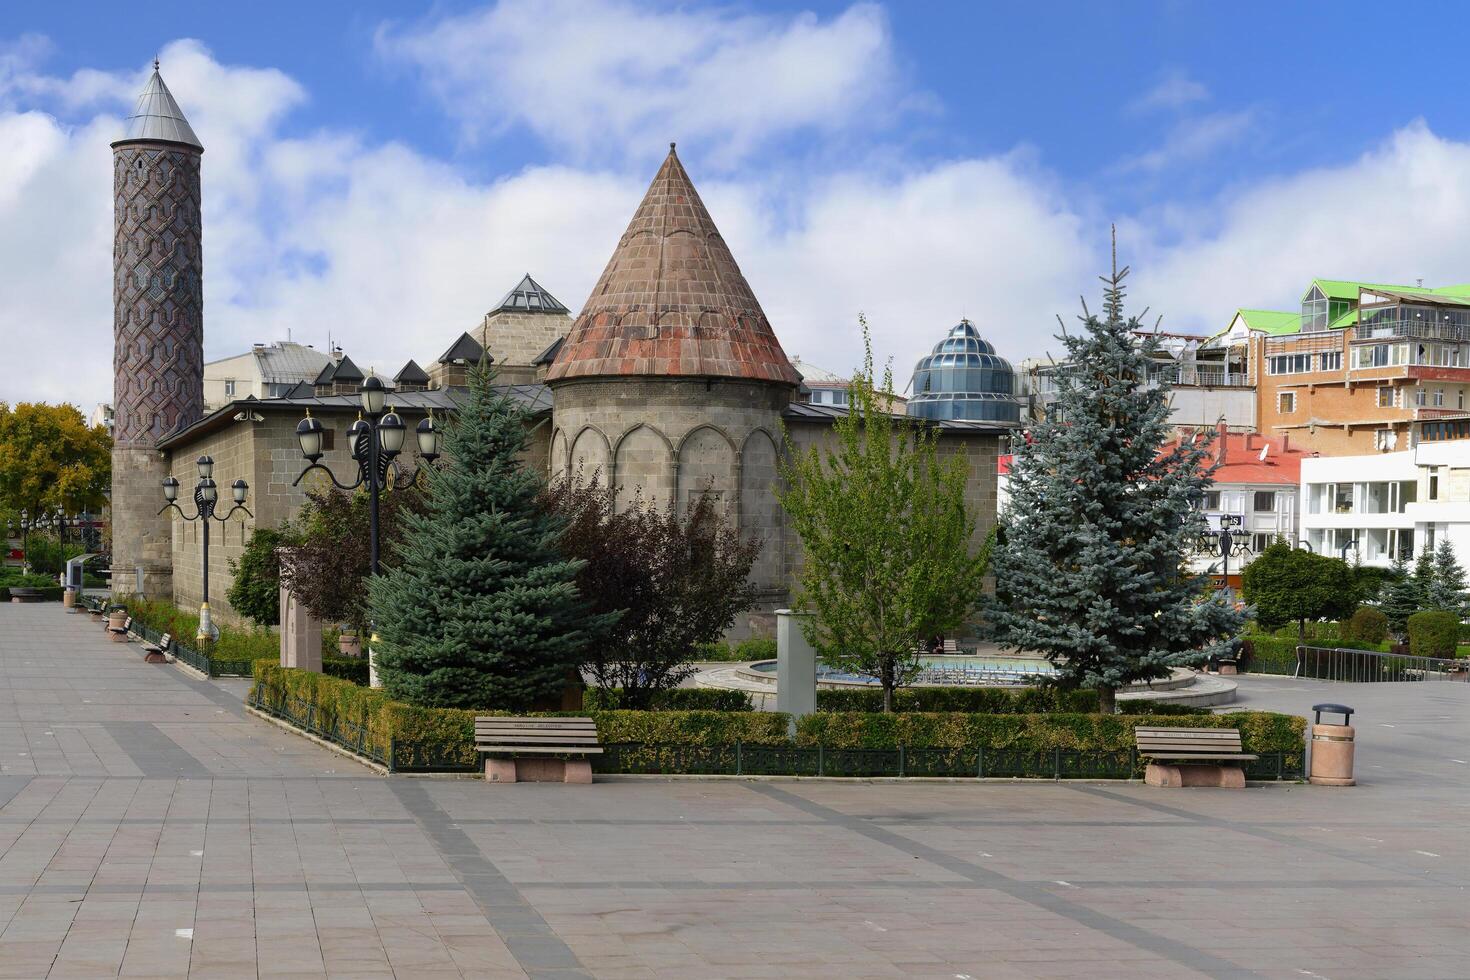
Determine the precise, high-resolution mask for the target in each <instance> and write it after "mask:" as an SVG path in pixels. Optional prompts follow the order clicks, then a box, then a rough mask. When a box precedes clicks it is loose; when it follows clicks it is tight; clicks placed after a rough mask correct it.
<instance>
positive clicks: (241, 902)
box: [0, 605, 1470, 980]
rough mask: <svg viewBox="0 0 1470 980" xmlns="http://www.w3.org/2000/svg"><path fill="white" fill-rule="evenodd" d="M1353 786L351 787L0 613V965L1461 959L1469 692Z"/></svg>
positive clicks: (1275, 971)
mask: <svg viewBox="0 0 1470 980" xmlns="http://www.w3.org/2000/svg"><path fill="white" fill-rule="evenodd" d="M1240 680H1241V686H1240V694H1241V706H1247V707H1265V708H1272V709H1276V710H1289V711H1294V712H1297V713H1303V712H1305V711H1306V710H1307V709H1308V708H1309V706H1310V705H1311V704H1312V703H1314V702H1317V701H1346V702H1347V703H1349V704H1352V705H1353V706H1354V707H1356V708H1358V709H1359V714H1358V715H1357V716H1355V719H1354V720H1355V721H1358V722H1359V725H1358V732H1359V740H1360V745H1359V776H1360V779H1361V780H1362V785H1361V786H1359V787H1356V788H1354V789H1350V790H1337V789H1322V788H1316V787H1307V786H1273V787H1252V788H1250V789H1247V790H1244V791H1227V790H1189V791H1172V792H1171V791H1165V790H1158V789H1153V788H1149V787H1144V786H1141V785H1136V784H1129V783H1080V782H1079V783H1070V782H1068V783H1047V782H1019V783H1006V782H995V781H990V782H986V783H984V784H973V783H972V784H966V783H947V784H946V783H908V784H900V783H893V782H880V783H863V782H817V781H810V780H802V781H797V780H779V781H755V780H751V781H737V780H723V781H693V780H683V781H637V782H632V781H628V782H619V781H614V782H603V783H598V784H595V785H593V786H586V787H576V786H559V785H558V786H548V785H514V786H498V787H490V786H487V785H486V784H485V783H484V782H482V781H477V780H462V779H448V780H437V779H435V780H431V779H414V778H406V777H392V778H382V777H379V776H377V775H375V774H373V773H372V772H371V771H369V770H368V769H366V768H365V767H360V766H358V765H357V764H355V763H353V762H352V761H351V760H349V759H345V758H343V757H341V756H338V755H336V754H333V753H331V752H328V751H326V750H325V749H322V748H320V747H318V746H316V745H313V744H312V743H310V742H308V741H306V740H305V739H301V738H298V737H295V736H293V735H291V734H290V733H288V732H284V731H282V730H280V729H278V728H276V727H274V726H272V725H268V724H266V723H264V722H261V721H259V720H257V719H255V718H252V717H250V716H248V715H247V714H245V713H244V712H243V711H242V710H241V707H240V699H241V696H242V694H243V691H244V689H245V687H246V685H245V684H244V683H243V682H240V681H234V680H232V681H224V682H215V681H204V680H201V679H199V678H197V677H193V676H189V675H187V674H185V673H184V672H183V671H181V670H178V669H176V668H173V667H167V666H157V665H149V664H145V663H144V662H143V660H142V657H141V655H140V653H139V651H138V650H137V648H136V646H135V645H131V644H126V645H125V644H114V643H111V642H109V641H107V640H106V638H105V637H103V636H102V635H101V630H99V629H97V628H96V627H95V626H92V625H91V624H90V621H89V620H88V619H87V618H86V617H82V616H72V615H66V614H63V613H62V612H61V611H60V609H59V608H57V607H54V606H46V605H17V606H0V977H46V976H53V977H105V976H149V977H174V976H197V977H263V976H300V977H344V978H357V977H413V978H418V977H439V976H444V977H525V976H532V977H538V978H572V977H580V978H586V977H608V978H618V977H630V978H631V977H638V978H647V977H678V978H690V977H694V978H719V977H807V976H812V977H834V976H836V977H932V978H943V980H962V978H966V977H969V978H980V977H985V978H990V977H1000V978H1005V977H1018V978H1019V977H1081V976H1086V977H1099V976H1103V977H1111V976H1119V977H1194V976H1207V977H1255V976H1260V977H1293V978H1297V977H1319V978H1322V977H1326V978H1332V980H1344V978H1368V977H1436V978H1439V977H1457V976H1459V977H1464V976H1470V932H1467V930H1466V929H1465V922H1466V920H1465V914H1464V911H1463V910H1464V900H1463V896H1464V894H1465V888H1466V887H1467V885H1470V842H1467V835H1466V834H1465V833H1464V824H1465V818H1466V814H1467V813H1470V787H1467V778H1466V777H1467V776H1470V721H1467V718H1470V712H1467V710H1466V709H1467V708H1470V685H1464V684H1433V685H1412V684H1403V685H1361V686H1354V687H1345V686H1334V685H1327V684H1322V683H1319V682H1303V681H1292V680H1290V679H1285V678H1255V677H1244V678H1241V679H1240Z"/></svg>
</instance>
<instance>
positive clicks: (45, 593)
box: [0, 575, 66, 602]
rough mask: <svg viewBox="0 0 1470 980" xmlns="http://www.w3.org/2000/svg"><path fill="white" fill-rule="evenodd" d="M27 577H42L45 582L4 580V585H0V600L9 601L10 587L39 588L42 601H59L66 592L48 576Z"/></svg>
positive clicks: (34, 576) (32, 576) (35, 576)
mask: <svg viewBox="0 0 1470 980" xmlns="http://www.w3.org/2000/svg"><path fill="white" fill-rule="evenodd" d="M27 577H28V578H43V579H45V582H44V583H39V582H38V583H35V584H32V583H30V582H6V583H5V584H4V585H0V602H9V601H10V590H11V588H12V587H13V588H17V589H40V590H41V599H42V601H44V602H60V601H61V597H62V594H63V593H64V592H66V590H65V589H63V588H62V587H61V586H59V585H57V584H56V581H55V580H54V579H52V578H50V577H48V576H44V575H31V576H27Z"/></svg>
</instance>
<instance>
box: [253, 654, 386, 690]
mask: <svg viewBox="0 0 1470 980" xmlns="http://www.w3.org/2000/svg"><path fill="white" fill-rule="evenodd" d="M276 659H277V660H279V659H280V658H279V657H277V658H276ZM322 673H323V674H326V675H327V676H328V677H338V678H341V679H342V680H344V681H351V682H352V683H353V684H358V685H361V686H363V687H366V686H367V682H368V661H367V657H323V658H322Z"/></svg>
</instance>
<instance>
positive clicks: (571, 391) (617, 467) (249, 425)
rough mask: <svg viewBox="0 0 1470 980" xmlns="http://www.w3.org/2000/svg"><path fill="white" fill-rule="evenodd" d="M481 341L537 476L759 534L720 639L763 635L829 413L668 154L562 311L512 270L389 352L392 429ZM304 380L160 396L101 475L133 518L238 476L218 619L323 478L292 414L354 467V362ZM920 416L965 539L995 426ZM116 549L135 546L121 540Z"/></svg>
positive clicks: (183, 530)
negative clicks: (581, 483)
mask: <svg viewBox="0 0 1470 980" xmlns="http://www.w3.org/2000/svg"><path fill="white" fill-rule="evenodd" d="M159 84H160V85H161V82H159ZM180 118H181V117H180ZM195 160H196V164H197V152H196V156H195ZM196 174H197V167H196ZM195 187H196V200H197V183H196V185H195ZM196 214H197V210H196ZM194 240H195V241H196V242H197V219H196V229H195V239H194ZM195 309H197V306H196V307H195ZM121 315H122V314H120V316H121ZM195 322H197V319H196V321H195ZM441 342H442V341H441ZM482 354H485V355H488V356H489V357H490V358H491V360H492V361H493V363H494V364H495V367H496V369H497V372H498V377H499V381H500V382H501V383H503V384H504V387H505V390H506V391H507V392H508V393H509V394H510V396H511V397H513V398H515V399H517V400H518V401H520V402H521V403H522V404H523V405H524V406H525V407H526V408H527V410H528V413H529V418H530V424H531V426H532V430H531V440H530V448H529V450H528V452H527V454H526V458H525V464H526V465H527V466H530V467H533V468H535V469H536V470H538V471H539V472H541V473H544V474H546V475H547V476H548V477H549V478H554V477H558V476H563V475H567V474H572V473H580V474H581V475H582V476H583V477H587V478H590V477H592V476H594V475H596V476H598V477H599V478H600V479H602V480H603V481H604V482H606V483H608V484H610V485H611V486H613V487H615V488H616V492H617V498H618V500H619V501H620V503H621V505H622V506H631V505H633V503H634V502H635V501H637V500H642V501H644V502H646V503H649V504H653V505H666V504H669V503H674V504H675V505H676V506H679V507H683V506H686V505H687V504H688V503H689V502H690V501H691V500H693V499H694V497H695V496H696V495H697V494H701V493H708V494H712V495H714V497H715V499H716V500H717V501H718V503H719V505H720V506H721V507H722V508H723V509H724V511H725V513H726V514H728V515H729V517H730V518H731V519H732V520H733V521H735V522H736V523H737V524H738V526H739V527H740V529H741V530H742V531H743V532H745V533H746V534H749V535H755V536H758V537H759V538H760V540H761V542H762V547H761V550H760V554H759V556H758V558H757V561H756V566H755V569H754V578H755V582H756V584H757V586H758V588H759V593H760V598H759V605H758V608H757V609H756V610H755V611H754V612H753V613H752V614H751V615H749V616H747V617H743V618H742V620H741V622H740V623H738V624H737V625H736V628H735V630H734V631H733V633H732V635H733V636H734V637H739V636H742V635H746V634H747V633H749V632H759V633H765V632H769V630H770V628H771V626H772V625H773V624H772V617H771V612H772V611H773V610H774V609H776V608H778V607H780V606H782V605H784V604H786V603H789V602H790V599H791V583H792V582H793V580H794V577H795V575H796V574H797V573H798V572H799V570H800V567H801V561H802V555H801V548H800V543H799V541H798V540H797V539H796V536H795V535H794V534H793V533H791V532H790V530H789V529H788V528H787V526H786V523H785V521H784V518H783V514H782V512H781V508H780V505H779V503H778V502H777V497H776V490H777V488H778V486H779V479H780V477H779V468H778V460H779V458H780V455H781V453H782V452H783V451H784V448H785V446H786V444H787V440H789V441H790V443H791V444H792V445H793V446H795V447H796V448H798V449H804V448H806V447H810V446H814V445H822V444H824V443H826V442H827V441H828V440H830V439H831V438H832V422H833V421H834V420H835V419H837V418H839V417H841V416H842V415H843V413H844V412H845V411H846V408H845V407H843V406H837V405H822V404H813V403H810V402H806V401H803V400H801V398H800V392H799V385H800V384H801V377H800V375H799V374H798V373H797V371H796V370H795V369H794V368H793V367H792V364H791V362H790V361H789V360H788V358H787V357H786V354H785V352H784V351H783V350H782V347H781V344H780V342H779V341H778V340H777V338H776V334H775V331H774V330H773V329H772V327H771V324H770V323H769V321H768V320H767V318H766V315H765V313H764V311H763V310H762V309H761V306H760V303H759V301H758V300H757V299H756V297H755V294H754V292H753V290H752V289H751V288H750V285H749V284H748V283H747V282H746V280H745V277H744V275H742V273H741V271H740V268H739V266H738V265H737V264H736V262H735V259H734V256H733V255H731V253H730V249H729V247H728V246H727V245H726V243H725V241H724V238H723V237H722V236H721V235H720V232H719V229H718V228H717V227H716V226H715V223H714V221H713V219H712V218H711V217H710V215H709V212H708V211H707V210H706V209H705V206H704V204H703V202H702V201H701V200H700V198H699V194H698V193H697V192H696V191H695V189H694V186H693V184H692V183H691V181H690V179H689V175H688V174H687V173H686V172H685V170H684V166H683V164H682V163H681V162H680V160H679V158H678V156H677V155H676V154H675V153H674V152H673V150H672V148H671V149H670V152H669V155H668V157H667V159H666V160H665V161H664V163H663V165H662V166H661V167H660V169H659V171H658V174H657V175H656V176H655V178H654V180H653V183H652V185H651V186H650V187H649V190H648V192H647V194H646V196H645V197H644V199H643V201H642V203H641V204H640V205H639V207H638V209H637V211H636V212H635V214H634V216H633V219H632V221H631V222H630V224H629V225H628V229H627V231H626V232H624V234H623V236H622V238H621V239H620V241H619V242H618V244H617V247H616V248H615V249H614V250H613V254H612V258H611V259H610V260H609V262H608V264H607V267H606V269H605V270H604V271H603V274H602V277H601V278H600V279H599V280H598V283H597V285H596V287H595V288H594V289H593V291H592V295H591V296H590V297H589V298H588V300H587V302H586V304H585V306H584V307H583V309H582V311H581V313H580V314H579V315H578V316H577V318H576V319H575V321H573V320H571V319H570V318H569V316H568V311H567V309H566V307H565V306H563V305H562V304H561V303H560V302H559V301H557V300H556V299H555V297H553V296H551V294H550V293H549V292H547V291H546V290H545V289H544V288H543V287H542V286H541V285H539V284H538V283H537V282H536V281H535V280H534V279H532V278H531V277H530V276H526V277H525V278H524V279H522V281H521V282H520V283H519V284H517V286H516V287H515V288H514V289H512V290H511V291H510V292H509V293H508V294H506V296H505V297H504V298H503V299H502V300H501V302H500V303H499V304H498V305H497V306H496V307H495V308H494V309H492V310H491V311H490V312H489V313H488V314H486V316H485V318H484V320H483V321H482V322H481V323H480V324H479V325H478V326H477V327H476V328H475V329H474V330H472V331H470V332H466V333H464V334H461V335H460V336H459V337H458V339H456V340H454V341H453V342H452V343H450V345H449V348H448V349H447V350H446V351H445V352H444V354H443V355H441V356H440V357H439V358H437V359H435V360H434V361H432V362H427V363H430V366H429V369H428V370H427V371H425V370H424V369H422V368H420V367H419V365H418V364H417V363H415V362H412V361H411V362H409V363H408V364H407V365H405V366H404V368H403V370H401V371H400V372H399V373H398V376H397V378H396V381H397V386H396V390H395V391H394V392H393V393H392V394H391V395H390V396H389V402H390V404H391V405H392V406H393V407H394V409H395V410H396V411H398V413H399V414H400V415H401V416H402V417H403V419H404V422H405V423H406V424H407V425H408V427H409V428H410V429H412V428H413V427H414V426H415V425H417V423H418V421H419V420H420V419H421V418H423V417H424V416H425V415H426V414H427V413H429V412H430V411H433V412H435V413H447V412H453V411H454V410H455V406H456V404H457V401H458V399H459V398H460V397H461V395H462V392H463V390H464V389H463V388H462V387H461V386H462V385H463V383H464V380H465V373H466V371H467V369H468V367H469V365H470V364H471V363H473V362H474V361H477V360H478V359H479V358H480V356H481V355H482ZM196 363H197V362H196ZM314 380H315V383H314V384H307V383H302V384H301V385H298V386H297V387H296V388H294V389H292V390H291V391H290V392H289V393H287V394H286V395H284V396H282V397H277V398H261V399H245V400H239V399H237V400H235V401H232V402H231V403H229V404H227V405H225V406H223V407H221V408H220V409H218V410H217V411H215V412H212V413H211V414H209V415H207V416H204V417H200V415H199V412H198V409H197V404H198V401H197V395H196V396H195V401H194V402H192V403H188V404H181V405H180V406H178V408H177V410H176V411H175V415H174V417H175V418H176V419H177V422H178V424H176V425H174V426H171V427H168V428H162V429H160V430H158V431H156V432H154V433H153V435H152V438H151V441H148V442H145V445H146V446H147V448H148V453H149V454H150V460H152V462H151V464H150V465H151V469H149V470H148V472H147V473H146V478H145V477H144V476H143V475H142V471H141V470H139V469H137V468H135V469H134V470H133V471H123V470H120V471H119V472H120V474H121V475H122V477H123V478H125V479H133V480H135V481H136V482H137V486H138V487H139V489H138V491H137V496H138V498H139V500H146V502H147V507H148V508H149V511H148V513H149V514H150V515H151V514H152V513H153V512H154V511H156V510H157V509H158V507H159V506H161V504H162V498H161V494H160V491H159V484H160V481H161V480H162V479H163V477H164V476H166V475H168V474H172V475H174V476H175V477H176V478H177V479H178V480H179V482H180V484H181V485H182V486H183V487H184V488H190V487H192V486H193V484H194V481H195V479H196V477H195V474H194V460H195V458H196V457H198V456H199V455H201V454H204V453H208V454H209V455H211V456H213V457H214V460H215V479H216V481H217V482H218V483H219V484H220V485H221V486H228V485H229V483H230V482H232V481H234V480H235V479H245V480H246V481H247V482H248V483H249V484H250V486H251V494H250V506H251V509H252V511H253V513H254V517H253V518H246V517H243V515H239V516H238V517H237V519H235V520H232V521H231V522H230V524H229V525H228V526H227V527H226V528H225V530H224V533H223V534H221V535H219V538H220V540H219V542H218V544H216V543H214V541H213V540H212V542H211V554H210V559H211V565H210V573H209V574H210V585H211V588H210V591H211V595H212V596H213V597H215V601H214V602H213V606H214V607H215V608H214V613H215V616H216V618H219V619H223V620H229V619H231V618H233V612H232V611H231V610H230V609H229V607H228V604H227V603H226V602H224V601H222V597H223V596H224V595H225V592H226V590H227V589H228V586H229V584H230V572H229V567H228V563H229V562H230V560H231V559H234V558H237V557H238V556H239V555H240V553H241V552H242V551H243V549H244V546H245V543H246V541H247V540H248V537H249V534H250V532H251V530H252V529H253V528H254V527H257V526H274V525H278V524H279V523H280V522H282V521H283V520H286V519H287V518H289V517H291V516H292V515H293V514H294V513H295V512H296V511H297V509H298V508H299V507H300V506H301V504H302V503H303V502H304V500H305V494H306V491H307V489H308V488H309V487H310V486H311V485H312V483H313V481H315V480H318V479H320V480H322V481H325V476H324V475H323V474H313V475H312V477H311V478H309V479H307V480H304V481H302V484H301V485H299V486H298V485H294V484H295V481H296V479H297V477H298V475H299V474H300V473H301V471H302V469H303V467H304V461H303V459H302V457H301V453H300V449H299V447H298V444H297V441H296V438H295V434H294V431H295V426H296V423H297V422H298V421H299V420H300V419H301V418H302V416H303V415H304V413H305V412H306V411H307V410H310V411H311V414H312V416H313V417H314V418H317V419H318V420H320V421H321V422H322V424H323V426H324V428H325V432H324V450H325V456H324V458H323V460H322V461H323V463H325V464H326V465H327V466H328V467H330V468H331V470H332V472H333V473H334V474H335V475H336V477H337V479H338V480H340V481H342V482H344V483H351V482H353V481H354V480H355V479H356V478H357V465H356V463H355V462H354V461H353V460H352V459H351V457H350V454H349V452H348V447H347V438H346V430H347V427H348V426H349V425H350V424H351V423H352V421H353V420H354V419H355V418H356V417H357V399H356V397H355V391H356V387H357V385H358V384H360V382H361V380H362V374H361V372H360V371H359V370H358V369H357V368H356V366H355V365H353V364H352V362H351V360H350V359H349V358H343V359H342V360H341V361H339V362H335V363H334V364H332V365H329V366H328V368H326V369H324V370H323V372H322V376H319V377H317V378H316V379H314ZM543 380H544V383H542V381H543ZM195 391H196V392H197V388H196V389H195ZM928 424H932V425H935V426H937V427H938V428H939V430H940V433H941V436H942V439H941V452H943V453H946V454H960V455H963V456H964V457H965V458H966V460H967V466H968V472H969V482H968V489H967V496H968V501H969V503H970V506H971V507H972V509H973V512H974V513H975V515H976V516H977V518H978V523H979V527H978V534H980V535H983V534H985V533H987V532H988V530H989V529H990V527H991V526H992V525H993V523H994V520H995V505H996V501H995V486H996V484H995V472H996V459H997V456H998V453H999V450H1000V445H1001V441H1002V438H1003V436H1005V435H1006V434H1007V433H1008V432H1009V431H1010V427H1009V426H1008V425H1007V424H1005V423H1004V422H995V421H984V422H981V421H973V420H950V419H942V420H936V421H933V422H930V423H928ZM410 450H411V447H410ZM411 457H412V452H411V451H405V453H404V455H403V457H401V458H400V460H401V462H402V463H403V464H404V465H406V466H408V467H410V468H411V467H412V466H413V465H414V460H413V459H412V458H411ZM115 494H116V491H115ZM116 500H117V497H116V495H115V496H114V501H116ZM169 521H170V519H169V518H167V517H165V518H160V519H158V522H159V523H160V524H162V526H163V527H162V530H163V541H164V543H165V546H166V547H165V549H164V551H163V554H162V558H163V559H164V564H165V565H166V567H167V568H169V569H171V570H172V571H173V573H174V574H173V578H172V582H171V583H169V585H168V588H169V589H170V591H171V594H172V595H173V597H174V599H175V601H176V602H178V603H179V604H181V605H185V606H187V605H192V604H194V603H196V602H197V601H198V599H199V596H200V578H201V576H200V572H201V571H202V570H201V568H200V566H199V562H200V547H199V541H198V538H197V535H198V529H197V527H196V526H194V525H192V524H190V523H188V522H185V521H182V520H179V519H177V518H174V519H173V520H172V533H171V534H169ZM134 526H135V527H136V525H134ZM132 533H136V532H132ZM125 549H131V550H125ZM119 550H120V552H122V553H124V554H128V555H135V554H138V553H139V548H138V546H137V545H136V544H135V543H133V542H128V543H126V544H125V545H124V547H122V548H120V549H119Z"/></svg>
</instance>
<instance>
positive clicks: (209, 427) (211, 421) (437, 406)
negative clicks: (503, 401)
mask: <svg viewBox="0 0 1470 980" xmlns="http://www.w3.org/2000/svg"><path fill="white" fill-rule="evenodd" d="M494 388H495V390H496V391H501V392H504V393H505V394H507V395H509V396H510V397H511V398H513V399H514V400H516V401H517V402H520V404H521V405H522V406H523V407H524V408H525V409H526V410H527V411H528V412H530V413H531V414H533V415H535V414H539V413H541V412H549V411H550V410H551V389H550V388H547V387H546V386H545V385H540V384H530V385H495V386H494ZM468 393H469V389H468V388H460V387H454V388H433V389H430V390H428V391H404V392H397V391H393V392H389V393H388V401H387V404H388V405H390V406H392V407H393V408H396V409H398V410H400V411H409V412H424V411H427V410H429V409H434V410H436V411H443V412H453V411H456V410H457V409H458V408H459V402H460V400H461V399H463V398H464V397H466V395H467V394H468ZM246 401H247V400H246V399H244V398H238V399H236V400H234V401H232V402H230V403H229V404H228V405H225V406H223V407H221V408H218V409H216V410H215V411H213V412H211V413H210V414H208V415H206V416H205V417H204V418H202V419H200V420H199V421H197V422H195V423H194V424H193V425H191V426H188V427H187V428H184V429H180V430H178V431H177V432H174V433H172V434H170V435H168V436H166V437H164V439H162V440H161V441H160V442H159V443H158V448H159V449H175V448H178V447H181V446H185V445H188V444H189V443H190V442H192V441H194V440H195V439H197V438H199V437H200V436H203V435H207V434H209V433H211V432H215V431H217V430H219V429H222V428H225V427H226V426H228V425H230V424H232V423H234V421H235V415H236V413H238V412H239V410H240V409H239V406H241V405H244V404H246ZM249 405H250V407H251V409H253V410H255V411H257V412H261V411H283V412H292V413H299V414H305V412H306V410H307V409H311V411H312V413H313V414H318V415H332V414H338V413H340V414H342V415H349V414H355V413H357V412H359V411H361V409H362V400H361V397H360V396H358V395H356V394H351V395H321V396H316V395H307V396H305V397H296V396H295V395H294V394H293V395H287V396H285V397H282V398H260V399H250V400H249Z"/></svg>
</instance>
